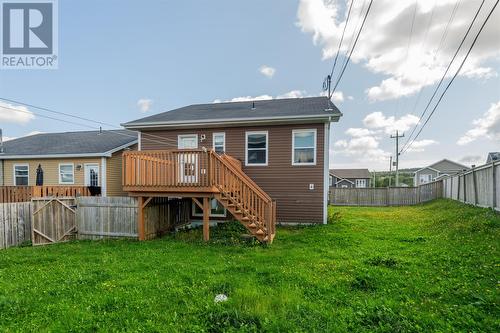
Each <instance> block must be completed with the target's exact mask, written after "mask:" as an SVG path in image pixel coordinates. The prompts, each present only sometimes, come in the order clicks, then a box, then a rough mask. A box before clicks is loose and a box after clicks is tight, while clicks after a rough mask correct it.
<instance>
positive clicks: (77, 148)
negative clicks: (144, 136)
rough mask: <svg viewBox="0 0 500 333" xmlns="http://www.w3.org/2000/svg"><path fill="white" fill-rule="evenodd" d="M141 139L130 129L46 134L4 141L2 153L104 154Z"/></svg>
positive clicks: (4, 154)
mask: <svg viewBox="0 0 500 333" xmlns="http://www.w3.org/2000/svg"><path fill="white" fill-rule="evenodd" d="M135 140H137V134H136V132H133V131H128V130H116V131H102V133H99V131H81V132H65V133H42V134H35V135H30V136H25V137H22V138H19V139H14V140H9V141H6V142H4V143H3V148H4V149H3V151H4V153H3V154H2V153H0V159H1V158H2V156H11V155H16V156H17V155H57V154H100V153H105V152H107V151H110V150H113V149H115V148H118V147H121V146H124V145H126V144H128V143H131V142H133V141H135Z"/></svg>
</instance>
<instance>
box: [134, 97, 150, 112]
mask: <svg viewBox="0 0 500 333" xmlns="http://www.w3.org/2000/svg"><path fill="white" fill-rule="evenodd" d="M152 105H153V100H152V99H148V98H141V99H140V100H138V101H137V106H138V107H139V110H140V111H141V112H142V113H145V112H148V111H149V110H150V109H151V106H152Z"/></svg>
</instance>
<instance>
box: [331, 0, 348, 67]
mask: <svg viewBox="0 0 500 333" xmlns="http://www.w3.org/2000/svg"><path fill="white" fill-rule="evenodd" d="M353 4H354V0H352V1H351V5H350V6H349V11H348V12H347V19H346V21H345V25H344V30H343V31H342V37H340V42H339V47H338V48H337V54H336V55H335V60H334V61H333V66H332V71H331V72H330V77H332V76H333V72H334V71H335V65H336V64H337V59H338V57H339V53H340V47H341V46H342V42H343V41H344V34H345V31H346V28H347V24H349V18H350V17H351V9H352V5H353Z"/></svg>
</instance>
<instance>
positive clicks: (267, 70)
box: [259, 65, 276, 78]
mask: <svg viewBox="0 0 500 333" xmlns="http://www.w3.org/2000/svg"><path fill="white" fill-rule="evenodd" d="M259 72H260V73H261V74H262V75H264V76H266V77H268V78H272V77H273V76H274V73H276V68H273V67H270V66H267V65H262V66H260V67H259Z"/></svg>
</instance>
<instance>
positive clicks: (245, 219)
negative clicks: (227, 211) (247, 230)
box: [241, 216, 250, 222]
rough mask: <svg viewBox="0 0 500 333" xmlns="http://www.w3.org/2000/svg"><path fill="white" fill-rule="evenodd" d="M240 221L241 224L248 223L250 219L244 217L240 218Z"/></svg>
mask: <svg viewBox="0 0 500 333" xmlns="http://www.w3.org/2000/svg"><path fill="white" fill-rule="evenodd" d="M241 221H242V222H248V221H250V219H249V218H248V217H246V216H243V217H242V218H241Z"/></svg>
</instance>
